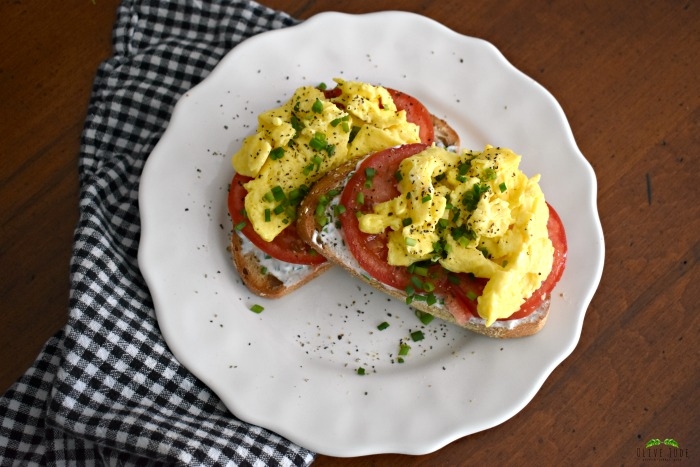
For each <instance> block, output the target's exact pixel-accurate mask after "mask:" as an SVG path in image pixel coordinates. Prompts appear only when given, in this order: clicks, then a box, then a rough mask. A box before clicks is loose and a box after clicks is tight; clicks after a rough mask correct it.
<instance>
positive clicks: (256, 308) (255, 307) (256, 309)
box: [250, 303, 265, 313]
mask: <svg viewBox="0 0 700 467" xmlns="http://www.w3.org/2000/svg"><path fill="white" fill-rule="evenodd" d="M264 309H265V308H264V307H263V306H262V305H258V304H257V303H256V304H255V305H251V307H250V311H252V312H253V313H262V311H263V310H264Z"/></svg>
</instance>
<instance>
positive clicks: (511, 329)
mask: <svg viewBox="0 0 700 467" xmlns="http://www.w3.org/2000/svg"><path fill="white" fill-rule="evenodd" d="M356 167H357V162H353V163H348V164H345V165H343V166H340V167H338V168H337V169H335V170H334V171H331V172H329V173H328V174H327V175H325V176H324V177H323V178H321V179H320V180H319V181H317V182H316V183H315V184H314V186H313V187H312V188H311V190H310V191H309V193H308V194H307V196H306V198H305V199H304V201H303V202H302V203H301V205H300V207H299V212H298V219H297V230H298V232H299V236H300V237H301V238H302V240H304V241H305V242H307V243H308V244H309V245H311V246H312V247H313V248H314V249H315V250H316V251H318V252H319V253H320V254H322V255H323V256H325V257H326V258H327V259H328V260H329V261H330V262H332V263H333V264H336V265H338V266H340V267H342V268H344V269H345V270H347V271H348V272H349V273H350V274H352V275H353V276H354V277H356V278H358V279H360V280H362V281H364V282H366V283H368V284H369V285H371V286H372V287H374V288H375V289H377V290H380V291H382V292H384V293H386V294H388V295H390V296H392V297H395V298H397V299H399V300H403V301H405V300H406V292H405V291H403V290H399V289H396V288H393V287H390V286H387V285H386V284H384V283H382V282H380V281H378V280H376V279H374V278H372V277H371V276H370V275H369V274H367V273H366V272H364V271H363V270H362V268H361V267H360V265H359V264H358V262H357V261H356V260H355V258H354V257H353V256H352V255H351V254H350V252H349V251H348V249H347V248H346V246H345V239H344V237H343V233H342V229H340V228H338V227H336V226H335V225H334V223H333V222H329V223H327V224H326V225H325V226H323V227H321V226H320V225H319V223H318V222H317V220H316V219H317V216H316V215H315V214H316V208H317V206H318V204H319V202H320V201H321V199H322V198H325V199H324V204H325V203H327V208H326V209H327V210H326V216H327V217H328V218H332V215H333V209H334V208H333V206H334V205H335V204H338V200H339V198H340V195H339V194H337V195H334V194H333V193H334V192H335V193H340V192H341V191H342V188H343V187H344V185H345V183H346V182H347V180H348V179H349V177H350V176H351V174H352V173H353V172H354V170H355V168H356ZM329 193H330V195H329ZM549 305H550V298H549V297H546V299H545V300H544V301H543V302H542V305H541V306H540V307H539V308H538V309H537V310H535V311H534V312H533V313H532V314H530V315H529V316H527V317H525V318H522V319H513V320H503V321H496V322H495V323H493V324H492V325H491V326H489V327H486V325H485V323H486V321H485V320H484V319H482V318H476V317H473V316H470V317H468V318H463V319H457V318H455V316H453V314H452V313H450V311H449V310H448V309H447V307H446V306H445V305H444V304H441V303H440V301H438V303H436V304H434V305H428V304H427V303H426V302H419V301H414V302H412V303H411V305H410V306H411V307H413V308H415V309H418V310H420V311H422V312H425V313H429V314H431V315H433V316H435V317H437V318H440V319H442V320H444V321H448V322H451V323H453V324H456V325H458V326H461V327H464V328H466V329H469V330H470V331H473V332H475V333H478V334H482V335H485V336H488V337H494V338H501V339H504V338H514V337H524V336H529V335H532V334H535V333H537V332H538V331H539V330H540V329H542V327H543V326H544V324H545V322H546V320H547V316H548V314H549Z"/></svg>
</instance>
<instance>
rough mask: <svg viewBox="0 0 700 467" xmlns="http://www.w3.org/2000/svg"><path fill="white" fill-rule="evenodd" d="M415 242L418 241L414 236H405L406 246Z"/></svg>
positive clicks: (413, 244)
mask: <svg viewBox="0 0 700 467" xmlns="http://www.w3.org/2000/svg"><path fill="white" fill-rule="evenodd" d="M416 243H418V242H417V241H416V239H415V238H411V237H406V245H408V246H416Z"/></svg>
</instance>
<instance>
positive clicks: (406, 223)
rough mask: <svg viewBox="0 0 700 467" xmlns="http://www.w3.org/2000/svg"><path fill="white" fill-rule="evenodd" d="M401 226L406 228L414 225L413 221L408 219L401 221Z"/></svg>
mask: <svg viewBox="0 0 700 467" xmlns="http://www.w3.org/2000/svg"><path fill="white" fill-rule="evenodd" d="M401 224H403V226H404V227H408V226H409V225H411V224H413V219H411V218H410V217H407V218H405V219H403V220H402V221H401Z"/></svg>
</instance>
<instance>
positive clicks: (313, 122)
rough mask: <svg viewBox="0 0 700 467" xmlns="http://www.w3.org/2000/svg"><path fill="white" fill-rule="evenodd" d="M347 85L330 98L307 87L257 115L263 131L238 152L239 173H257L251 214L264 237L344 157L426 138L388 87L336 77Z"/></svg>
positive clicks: (288, 219) (283, 223) (249, 199)
mask: <svg viewBox="0 0 700 467" xmlns="http://www.w3.org/2000/svg"><path fill="white" fill-rule="evenodd" d="M335 82H336V83H337V87H338V88H340V89H341V90H342V93H341V94H340V96H338V97H334V98H330V99H326V98H325V96H324V93H323V92H322V91H321V90H319V89H318V88H315V87H311V86H305V87H300V88H299V89H297V90H296V92H295V93H294V95H293V96H292V97H291V99H289V101H287V102H286V103H285V104H284V105H282V106H281V107H279V108H276V109H272V110H269V111H267V112H264V113H263V114H261V115H260V116H259V117H258V127H257V132H256V133H255V134H254V135H251V136H249V137H247V138H246V139H245V140H244V142H243V145H242V147H241V148H240V150H239V151H238V152H236V154H234V155H233V160H232V162H233V167H234V169H235V170H236V172H238V173H240V174H243V175H246V176H249V177H254V178H253V180H251V181H249V182H248V183H247V184H246V185H245V188H246V190H247V191H248V195H247V196H246V199H245V209H246V215H247V216H248V219H249V220H250V222H251V224H252V225H253V228H254V229H255V231H256V232H257V233H258V235H260V237H262V238H263V239H264V240H265V241H272V240H273V239H274V238H275V237H276V236H277V235H278V234H279V233H280V232H282V231H283V230H284V229H285V228H286V227H287V226H288V225H290V224H291V223H292V221H293V219H294V216H295V213H296V205H298V202H299V201H300V200H301V199H302V198H303V196H304V194H305V191H306V190H308V187H310V186H311V184H312V183H313V182H314V181H316V180H318V179H319V178H320V177H321V176H322V175H324V174H325V173H327V172H328V171H329V170H331V169H333V168H335V167H337V166H339V165H341V164H343V163H344V162H346V161H348V160H351V159H355V158H359V157H360V156H364V155H367V154H369V153H373V152H376V151H379V150H382V149H386V148H388V147H392V146H396V145H399V144H406V143H416V142H419V141H420V137H419V128H418V126H417V125H415V124H413V123H409V122H408V121H407V120H406V112H405V111H403V110H401V111H397V109H396V105H395V104H394V102H393V100H392V98H391V95H390V94H389V92H388V91H387V90H386V89H384V88H383V87H378V86H372V85H369V84H366V83H360V82H350V81H344V80H341V79H335Z"/></svg>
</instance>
